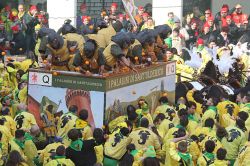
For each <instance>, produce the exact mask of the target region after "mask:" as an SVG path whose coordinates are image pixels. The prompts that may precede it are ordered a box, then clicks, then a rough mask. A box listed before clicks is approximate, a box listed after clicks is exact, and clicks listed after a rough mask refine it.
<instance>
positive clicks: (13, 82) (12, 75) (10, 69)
mask: <svg viewBox="0 0 250 166" xmlns="http://www.w3.org/2000/svg"><path fill="white" fill-rule="evenodd" d="M6 71H7V73H8V74H9V81H8V87H10V88H11V89H12V90H15V89H16V88H17V79H16V73H17V70H16V69H15V66H14V65H13V64H11V63H8V64H7V67H6Z"/></svg>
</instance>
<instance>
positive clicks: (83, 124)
mask: <svg viewBox="0 0 250 166" xmlns="http://www.w3.org/2000/svg"><path fill="white" fill-rule="evenodd" d="M87 120H88V110H86V109H82V110H80V112H79V118H78V119H76V122H75V128H76V129H78V130H79V131H80V132H81V133H82V139H83V140H87V139H89V138H91V137H92V136H93V134H92V130H91V126H90V125H89V124H88V121H87Z"/></svg>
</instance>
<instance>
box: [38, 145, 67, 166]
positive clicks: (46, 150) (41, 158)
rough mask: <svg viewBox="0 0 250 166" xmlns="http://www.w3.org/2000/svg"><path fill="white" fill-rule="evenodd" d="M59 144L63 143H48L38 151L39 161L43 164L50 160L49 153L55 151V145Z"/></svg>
mask: <svg viewBox="0 0 250 166" xmlns="http://www.w3.org/2000/svg"><path fill="white" fill-rule="evenodd" d="M61 145H63V144H62V143H60V142H55V143H52V144H48V145H47V146H46V147H45V148H44V149H43V150H41V151H40V155H39V161H40V162H42V163H43V165H45V164H46V163H48V162H49V161H50V160H52V159H51V158H50V156H51V154H52V153H56V149H57V147H58V146H61Z"/></svg>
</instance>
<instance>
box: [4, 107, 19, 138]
mask: <svg viewBox="0 0 250 166" xmlns="http://www.w3.org/2000/svg"><path fill="white" fill-rule="evenodd" d="M0 119H3V120H4V126H6V127H7V128H8V129H9V131H10V133H11V135H12V136H15V131H16V122H15V121H14V119H13V118H12V117H11V116H10V109H9V108H5V109H2V111H1V116H0Z"/></svg>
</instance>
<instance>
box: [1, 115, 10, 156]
mask: <svg viewBox="0 0 250 166" xmlns="http://www.w3.org/2000/svg"><path fill="white" fill-rule="evenodd" d="M4 123H5V121H4V119H0V132H1V133H2V138H1V143H2V145H1V146H2V147H1V149H2V154H3V155H7V154H8V147H9V142H10V141H11V140H12V139H13V136H12V135H11V133H10V130H9V128H7V127H6V126H4Z"/></svg>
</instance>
